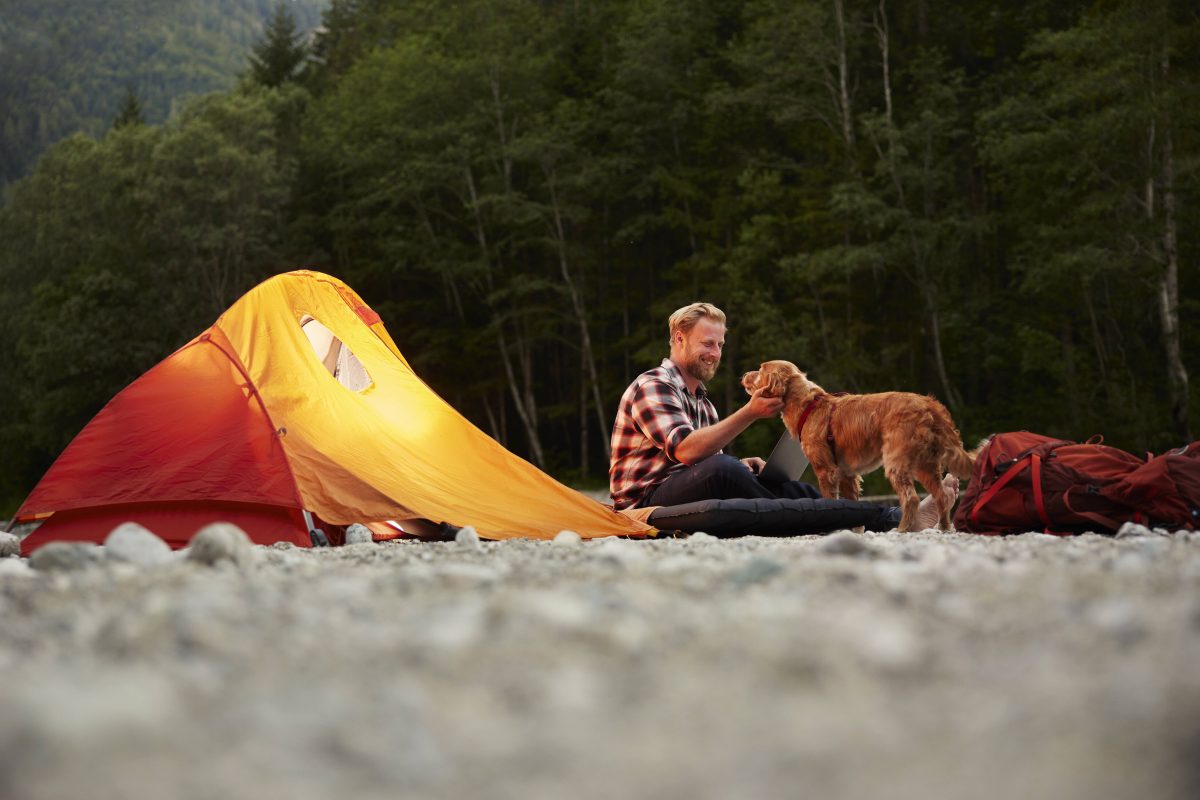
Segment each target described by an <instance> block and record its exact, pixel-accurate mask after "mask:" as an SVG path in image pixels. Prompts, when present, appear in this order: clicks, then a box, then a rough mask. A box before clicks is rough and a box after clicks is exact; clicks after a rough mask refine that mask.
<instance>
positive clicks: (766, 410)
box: [746, 387, 783, 419]
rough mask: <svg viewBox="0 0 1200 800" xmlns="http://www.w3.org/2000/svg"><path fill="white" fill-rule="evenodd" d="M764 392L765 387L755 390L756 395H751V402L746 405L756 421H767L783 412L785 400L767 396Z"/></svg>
mask: <svg viewBox="0 0 1200 800" xmlns="http://www.w3.org/2000/svg"><path fill="white" fill-rule="evenodd" d="M764 391H765V387H764V388H762V389H755V390H754V393H753V394H751V395H750V402H748V403H746V407H747V408H748V409H750V414H751V415H752V416H753V417H754V418H755V419H766V418H767V417H773V416H775V415H776V414H778V413H780V412H781V411H783V398H782V397H771V396H770V395H765V394H763V392H764Z"/></svg>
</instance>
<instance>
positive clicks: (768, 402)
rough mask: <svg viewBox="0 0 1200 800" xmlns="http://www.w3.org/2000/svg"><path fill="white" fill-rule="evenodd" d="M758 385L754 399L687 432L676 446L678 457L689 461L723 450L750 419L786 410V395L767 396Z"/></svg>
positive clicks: (693, 461) (746, 425)
mask: <svg viewBox="0 0 1200 800" xmlns="http://www.w3.org/2000/svg"><path fill="white" fill-rule="evenodd" d="M762 391H763V390H762V389H758V390H757V391H755V392H754V394H752V395H750V401H749V402H748V403H746V405H744V406H742V407H741V408H739V409H738V410H737V411H735V412H733V413H732V414H730V415H729V416H728V417H726V418H725V419H723V420H720V421H718V422H716V423H714V424H712V425H709V426H708V427H705V428H697V429H696V430H694V431H692V432H691V433H689V434H688V435H687V438H685V439H684V440H683V441H682V442H680V443H679V445H678V446H676V448H675V458H676V459H678V460H679V461H681V462H683V463H684V464H687V465H689V466H690V465H692V464H695V463H696V462H697V461H700V460H702V459H705V458H708V457H709V456H711V455H712V454H714V453H716V452H718V451H720V450H722V449H723V448H724V447H725V446H726V445H727V444H729V443H730V442H732V441H733V440H734V439H735V438H737V435H738V434H739V433H741V432H742V431H744V430H746V428H749V427H750V423H752V422H754V421H755V420H758V419H766V418H767V417H773V416H775V415H776V414H778V413H779V412H781V411H783V398H782V397H766V396H764V395H763V394H762Z"/></svg>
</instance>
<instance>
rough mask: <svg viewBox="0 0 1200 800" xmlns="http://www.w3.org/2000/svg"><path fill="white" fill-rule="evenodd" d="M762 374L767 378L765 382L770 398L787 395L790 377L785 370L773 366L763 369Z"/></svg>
mask: <svg viewBox="0 0 1200 800" xmlns="http://www.w3.org/2000/svg"><path fill="white" fill-rule="evenodd" d="M762 374H763V376H764V377H765V379H766V380H765V381H764V382H763V383H764V385H765V386H766V391H764V392H763V394H765V395H769V396H770V397H783V396H784V394H786V393H787V385H788V378H790V377H791V376H790V375H788V374H787V373H786V372H785V371H784V370H782V369H780V368H779V367H778V366H776V365H774V364H772V365H771V366H770V367H765V366H764V367H763V370H762Z"/></svg>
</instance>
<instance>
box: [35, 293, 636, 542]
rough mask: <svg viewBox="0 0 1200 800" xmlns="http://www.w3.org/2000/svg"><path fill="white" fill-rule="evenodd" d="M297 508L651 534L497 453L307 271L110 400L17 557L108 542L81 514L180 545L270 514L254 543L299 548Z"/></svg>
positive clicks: (482, 527) (52, 488) (504, 532)
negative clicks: (206, 524)
mask: <svg viewBox="0 0 1200 800" xmlns="http://www.w3.org/2000/svg"><path fill="white" fill-rule="evenodd" d="M302 509H303V510H308V511H311V512H313V513H315V514H316V515H317V516H318V517H319V518H320V519H322V520H324V521H325V522H327V523H333V524H336V525H346V524H349V523H352V522H367V521H380V520H388V519H403V518H414V517H421V518H427V519H430V520H433V521H435V522H442V521H444V522H449V523H451V524H453V525H457V526H463V525H473V526H475V528H476V529H477V530H478V531H479V534H480V535H481V536H484V537H486V538H494V539H503V538H510V537H529V538H548V537H552V536H554V535H555V534H556V533H558V531H560V530H562V529H564V528H568V529H571V530H574V531H577V532H578V533H579V534H580V535H581V536H584V537H596V536H612V535H634V536H637V535H653V534H654V533H655V531H654V529H653V528H651V527H650V526H648V525H646V524H644V523H643V522H639V521H635V520H634V519H632V518H630V517H628V516H625V515H623V514H619V513H616V512H614V511H612V510H611V509H610V508H608V507H607V506H605V505H603V504H601V503H598V502H596V501H595V500H592V499H590V498H588V497H586V496H584V495H582V494H580V493H579V492H577V491H575V490H573V489H570V488H568V487H567V486H564V485H562V484H560V483H558V482H557V481H555V480H554V479H553V478H551V477H550V476H548V475H546V474H545V473H543V472H541V471H540V470H538V469H537V468H536V467H534V466H533V465H531V464H529V463H528V462H526V461H524V460H522V459H521V458H519V457H517V456H516V455H514V454H512V453H510V452H509V451H508V450H506V449H504V448H503V447H502V446H501V445H500V444H499V443H497V442H496V441H495V440H493V439H492V438H491V437H490V436H488V435H487V434H485V433H483V432H482V431H480V430H479V429H478V428H476V427H475V426H474V425H472V424H471V423H470V422H469V421H468V420H467V419H466V418H465V417H463V416H462V415H461V414H459V413H458V412H457V411H455V410H454V409H453V408H452V407H451V406H450V405H448V404H447V403H446V402H445V401H443V400H442V399H441V398H440V397H438V396H437V395H436V394H435V393H434V392H433V390H432V389H430V388H429V387H428V386H427V385H425V384H424V383H423V382H422V381H421V379H420V378H418V377H417V375H416V374H415V373H414V372H413V370H412V368H411V367H410V366H409V364H408V362H407V361H406V360H405V358H404V357H403V355H401V353H400V351H399V350H398V349H397V347H396V345H395V343H394V342H393V341H392V339H391V337H390V336H389V335H388V333H387V331H386V330H385V329H384V327H383V324H382V322H381V321H380V319H379V316H378V315H377V314H375V312H374V311H372V310H371V309H370V307H369V306H367V305H366V303H364V302H363V301H362V299H361V298H360V297H359V296H358V295H357V294H355V293H354V291H353V290H351V289H350V288H349V287H348V286H346V285H345V284H344V283H342V282H341V281H339V280H337V279H336V278H332V277H330V276H328V275H323V274H321V273H318V272H310V271H303V270H302V271H296V272H289V273H286V274H283V275H279V276H276V277H274V278H271V279H269V280H267V281H265V282H263V283H262V284H260V285H259V286H257V287H256V288H254V289H253V290H251V291H250V292H249V293H247V294H246V295H245V296H244V297H242V298H241V299H240V300H238V301H237V302H236V303H235V304H234V305H233V306H231V307H230V308H229V310H228V311H226V312H225V313H224V314H222V315H221V317H220V318H219V319H218V320H217V321H216V323H214V324H213V326H212V327H211V328H209V329H208V330H206V331H205V332H204V333H202V334H200V335H199V336H197V337H196V338H195V339H193V340H192V341H191V342H189V343H188V344H186V345H184V346H183V347H182V348H180V349H179V350H178V351H176V352H175V353H173V354H172V355H170V356H168V357H167V358H166V359H165V360H164V361H162V362H161V363H159V364H158V365H157V366H155V367H154V368H153V369H151V370H150V371H149V372H147V373H146V374H145V375H143V376H142V377H141V378H139V379H138V380H136V381H135V382H134V383H132V384H131V385H130V386H128V387H127V388H126V389H124V390H123V391H122V392H121V393H119V394H118V395H117V396H116V397H114V398H113V399H112V400H111V401H110V402H109V403H108V405H106V406H105V407H104V408H103V409H102V410H101V411H100V413H99V414H97V415H96V417H95V418H94V419H93V420H92V421H91V422H90V423H88V425H87V426H86V427H85V428H84V429H83V431H81V432H80V434H79V435H78V436H77V437H76V438H75V439H74V440H73V441H72V442H71V444H70V445H68V447H67V448H66V450H65V451H64V452H63V453H62V455H61V456H59V458H58V460H57V461H56V462H55V463H54V464H53V466H51V468H50V470H49V471H48V472H47V473H46V475H45V477H43V479H42V480H41V482H40V483H39V484H38V485H37V486H36V487H35V488H34V490H33V492H32V493H31V494H30V496H29V497H28V498H27V499H26V501H25V503H24V504H23V505H22V506H21V508H20V509H19V510H18V512H17V516H16V520H17V521H18V522H21V521H28V520H32V519H43V518H47V517H50V522H47V523H46V524H44V525H43V526H42V528H39V529H38V530H37V531H35V532H34V533H33V534H31V535H30V536H29V537H27V538H26V542H29V544H30V548H26V547H25V546H24V543H23V547H22V549H23V550H26V549H32V547H34V546H36V545H38V544H40V543H42V541H49V540H50V539H52V538H95V539H96V540H101V539H103V537H104V536H106V535H107V533H108V531H109V529H110V528H103V530H92V531H91V532H90V533H85V531H87V529H88V523H89V519H90V520H93V521H94V522H95V523H97V525H96V526H94V527H103V526H102V525H100V524H99V523H101V522H104V523H105V524H107V522H110V521H112V520H114V519H118V518H121V517H122V515H124V517H123V518H124V519H133V520H135V521H136V520H138V519H139V518H146V519H149V520H152V521H151V522H150V523H149V524H148V525H147V527H150V528H151V529H152V530H156V532H159V530H158V529H156V528H155V524H157V525H158V526H159V527H160V528H161V527H163V526H166V527H168V528H171V529H172V535H171V536H169V537H164V538H167V539H168V541H170V542H171V543H172V544H174V545H176V546H182V545H183V544H185V543H186V539H187V538H190V536H191V534H192V533H194V532H195V528H192V529H191V531H190V532H188V531H186V530H184V529H186V528H188V527H190V526H192V525H196V526H197V527H198V524H197V523H202V522H203V521H206V520H207V521H216V520H219V519H229V518H231V515H234V516H236V515H238V514H241V515H242V517H243V518H246V519H250V518H254V519H260V521H261V524H257V523H256V524H254V525H252V527H253V528H254V529H253V530H251V531H250V533H251V535H252V537H253V538H255V539H256V540H258V541H264V542H266V541H281V540H288V541H294V542H295V543H297V544H307V543H308V534H307V529H306V526H305V525H303V521H302V519H301V515H300V510H302ZM54 515H57V516H58V517H59V520H58V524H51V523H53V522H55V520H54ZM154 520H156V521H157V522H155V521H154ZM166 520H174V522H173V523H171V522H168V521H166ZM56 527H57V528H60V529H61V530H60V532H61V533H63V534H64V535H62V536H59V535H55V534H54V530H55V528H56ZM43 530H45V533H44V534H43ZM39 534H42V535H41V536H39ZM160 535H161V533H160Z"/></svg>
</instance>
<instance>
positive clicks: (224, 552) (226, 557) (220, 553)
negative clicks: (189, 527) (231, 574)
mask: <svg viewBox="0 0 1200 800" xmlns="http://www.w3.org/2000/svg"><path fill="white" fill-rule="evenodd" d="M187 559H188V560H189V561H198V562H199V563H201V564H208V565H210V566H212V565H215V564H217V563H218V562H221V561H232V562H233V563H234V564H237V565H238V566H239V567H244V566H247V565H248V564H250V562H251V561H253V559H254V546H253V544H251V542H250V537H249V536H247V535H246V532H245V531H243V530H242V529H241V528H239V527H238V526H237V525H234V524H232V523H230V522H214V523H213V524H211V525H206V526H204V527H203V528H201V529H200V530H199V531H197V532H196V535H195V536H193V537H192V541H191V543H190V544H189V545H188V549H187Z"/></svg>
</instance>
